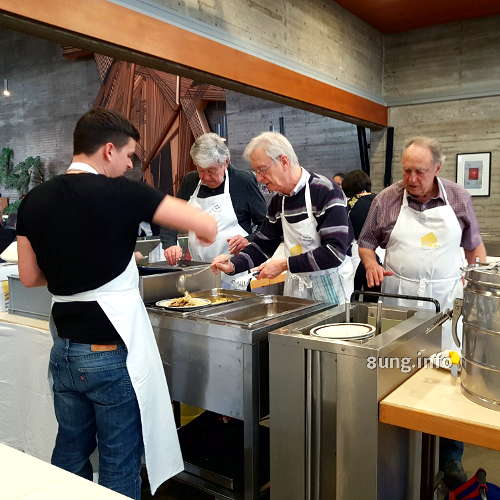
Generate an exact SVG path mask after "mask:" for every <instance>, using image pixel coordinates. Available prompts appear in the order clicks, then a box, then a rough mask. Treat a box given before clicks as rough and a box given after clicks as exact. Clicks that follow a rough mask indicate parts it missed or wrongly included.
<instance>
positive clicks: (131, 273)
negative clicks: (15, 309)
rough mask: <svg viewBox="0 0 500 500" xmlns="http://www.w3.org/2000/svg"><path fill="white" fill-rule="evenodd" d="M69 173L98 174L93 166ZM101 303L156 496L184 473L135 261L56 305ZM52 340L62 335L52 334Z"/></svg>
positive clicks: (75, 167)
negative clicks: (121, 348)
mask: <svg viewBox="0 0 500 500" xmlns="http://www.w3.org/2000/svg"><path fill="white" fill-rule="evenodd" d="M68 170H84V171H86V172H90V173H96V174H97V172H96V171H95V170H94V169H93V168H92V167H90V166H89V165H86V164H82V163H78V164H76V163H73V164H71V166H70V168H69V169H68ZM74 301H84V302H88V301H96V302H97V303H98V304H99V305H100V306H101V308H102V310H103V311H104V313H105V314H106V316H107V317H108V319H109V320H110V322H111V323H112V325H113V326H114V327H115V329H116V331H117V332H118V334H119V335H120V337H121V338H122V340H123V342H124V343H125V345H126V346H127V350H128V355H127V370H128V373H129V375H130V380H131V382H132V386H133V387H134V390H135V394H136V397H137V402H138V404H139V409H140V413H141V423H142V435H143V442H144V455H145V459H146V467H147V470H148V478H149V483H150V486H151V493H152V494H154V493H155V491H156V489H157V488H158V487H159V486H160V485H161V484H162V483H163V482H164V481H166V480H167V479H169V478H170V477H172V476H174V475H176V474H178V473H179V472H181V471H182V470H183V469H184V462H183V460H182V455H181V450H180V446H179V439H178V436H177V429H176V425H175V420H174V415H173V411H172V404H171V401H170V394H169V391H168V386H167V381H166V379H165V372H164V371H163V363H162V360H161V358H160V353H159V351H158V346H157V344H156V340H155V336H154V333H153V328H152V327H151V322H150V321H149V316H148V313H147V311H146V308H145V307H144V303H143V301H142V298H141V295H140V293H139V273H138V271H137V265H136V263H135V258H134V256H133V255H132V257H131V259H130V262H129V264H128V266H127V268H126V269H125V271H123V273H122V274H120V275H119V276H117V277H116V278H114V279H113V280H111V281H110V282H108V283H106V284H105V285H103V286H100V287H99V288H96V289H95V290H89V291H87V292H82V293H76V294H74V295H67V296H62V295H54V296H53V302H74ZM51 332H52V335H54V334H55V333H56V332H54V331H53V329H51Z"/></svg>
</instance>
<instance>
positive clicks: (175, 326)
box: [148, 294, 331, 500]
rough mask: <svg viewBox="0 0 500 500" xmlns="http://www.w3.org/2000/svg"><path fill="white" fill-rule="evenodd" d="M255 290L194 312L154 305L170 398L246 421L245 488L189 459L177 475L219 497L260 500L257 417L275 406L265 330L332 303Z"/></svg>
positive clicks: (153, 318)
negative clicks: (271, 402) (270, 389)
mask: <svg viewBox="0 0 500 500" xmlns="http://www.w3.org/2000/svg"><path fill="white" fill-rule="evenodd" d="M249 295H250V298H242V299H241V300H239V301H236V302H233V303H229V304H223V305H217V306H212V307H204V308H201V309H200V310H198V311H192V312H190V313H180V312H172V311H166V310H161V309H160V308H158V307H149V308H148V312H149V316H150V319H151V323H152V325H153V329H154V331H155V335H156V338H157V342H158V346H159V349H160V354H161V357H162V359H163V363H164V368H165V373H166V376H167V380H168V383H169V387H170V392H171V395H172V398H173V399H174V400H176V401H181V402H184V403H187V404H189V405H193V406H196V407H199V408H204V409H207V410H210V411H212V412H216V413H218V414H222V415H226V416H229V417H233V418H234V419H239V420H241V421H242V422H243V439H242V440H243V443H242V447H243V484H242V487H241V488H239V489H238V484H237V482H228V481H226V480H225V478H224V477H221V475H220V474H219V475H218V474H216V473H214V471H206V470H205V471H203V470H202V467H201V466H200V465H199V464H193V463H186V472H183V473H181V475H180V476H179V478H180V479H181V480H183V481H185V482H190V483H191V484H196V485H197V486H198V487H200V488H202V489H204V490H206V491H209V492H210V493H212V494H213V495H215V496H216V498H242V499H245V500H254V499H256V498H258V494H259V487H260V486H261V480H260V479H259V468H260V466H261V464H260V463H259V460H260V458H261V455H260V454H259V447H260V439H259V427H260V426H259V419H260V418H261V417H262V416H264V415H266V414H267V413H268V405H269V400H268V343H267V333H268V332H269V331H270V330H272V329H276V328H280V327H282V326H284V325H287V324H289V323H291V322H294V321H299V320H300V319H302V318H304V317H305V316H307V315H310V314H314V313H318V312H321V311H324V310H326V309H328V308H330V307H331V306H330V305H327V304H322V303H315V302H312V301H308V300H301V299H294V298H291V297H280V296H266V295H263V296H258V295H255V294H249ZM162 298H168V297H162ZM217 451H220V450H214V453H215V452H217ZM207 477H210V478H211V479H212V481H210V482H209V481H207V480H206V478H207ZM228 485H235V486H234V489H233V490H231V488H229V487H228Z"/></svg>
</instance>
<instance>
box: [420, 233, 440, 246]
mask: <svg viewBox="0 0 500 500" xmlns="http://www.w3.org/2000/svg"><path fill="white" fill-rule="evenodd" d="M420 246H422V247H429V248H438V247H439V241H438V239H437V236H436V235H435V234H434V233H427V234H424V235H423V236H422V238H420Z"/></svg>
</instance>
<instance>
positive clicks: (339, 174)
mask: <svg viewBox="0 0 500 500" xmlns="http://www.w3.org/2000/svg"><path fill="white" fill-rule="evenodd" d="M337 176H338V177H341V178H342V180H344V179H345V174H344V172H337V173H336V174H335V175H334V176H333V177H337ZM333 177H332V179H333Z"/></svg>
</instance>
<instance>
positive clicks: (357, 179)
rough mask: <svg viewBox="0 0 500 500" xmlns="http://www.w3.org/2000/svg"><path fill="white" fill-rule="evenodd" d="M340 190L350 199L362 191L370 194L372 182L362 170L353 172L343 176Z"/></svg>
mask: <svg viewBox="0 0 500 500" xmlns="http://www.w3.org/2000/svg"><path fill="white" fill-rule="evenodd" d="M342 189H343V191H344V193H345V195H346V196H347V197H348V198H352V197H353V196H354V195H356V194H359V193H362V192H363V191H367V192H370V191H371V189H372V181H371V179H370V177H368V175H367V174H366V173H365V172H363V171H362V170H353V171H352V172H349V173H348V174H347V175H346V176H345V178H344V182H342Z"/></svg>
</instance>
